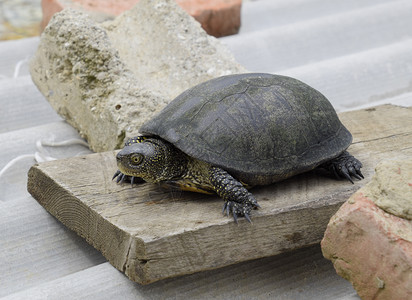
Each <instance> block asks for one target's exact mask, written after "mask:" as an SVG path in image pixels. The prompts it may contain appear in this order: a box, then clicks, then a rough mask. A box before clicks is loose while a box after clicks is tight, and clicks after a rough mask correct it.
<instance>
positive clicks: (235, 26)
mask: <svg viewBox="0 0 412 300" xmlns="http://www.w3.org/2000/svg"><path fill="white" fill-rule="evenodd" d="M138 1H139V0H110V1H109V0H42V10H43V20H42V29H44V28H45V27H46V26H47V24H48V22H49V21H50V19H51V17H52V16H53V15H54V14H55V13H56V12H59V11H61V10H62V9H64V8H69V7H71V8H78V9H83V10H86V11H93V12H95V13H101V14H104V15H108V16H112V17H114V16H117V15H119V14H121V13H122V12H123V11H125V10H128V9H130V8H132V7H133V6H134V5H135V4H136V3H137V2H138ZM176 1H177V3H178V4H179V5H180V6H181V7H182V8H183V9H185V10H186V11H187V12H188V13H189V14H190V15H191V16H193V17H194V18H195V19H196V20H197V21H199V22H200V23H201V25H202V27H203V29H204V30H205V31H206V32H207V33H208V34H210V35H213V36H216V37H219V36H226V35H231V34H236V33H237V32H238V31H239V27H240V9H241V5H242V1H241V0H176Z"/></svg>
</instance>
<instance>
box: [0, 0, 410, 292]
mask: <svg viewBox="0 0 412 300" xmlns="http://www.w3.org/2000/svg"><path fill="white" fill-rule="evenodd" d="M242 20H243V25H242V29H241V32H240V34H239V35H236V36H232V37H226V38H223V39H221V40H222V41H223V42H224V43H226V44H227V45H228V47H229V48H230V49H231V50H232V51H233V53H234V54H235V56H236V58H237V59H238V61H239V62H241V63H242V64H244V65H245V66H246V67H247V68H249V69H250V70H251V71H259V72H262V71H263V72H265V71H266V72H276V73H281V74H286V75H290V76H294V77H297V78H299V79H301V80H303V81H305V82H307V83H309V84H311V85H313V86H315V87H316V88H318V89H319V90H320V91H322V92H323V93H325V94H326V95H327V96H328V97H329V98H330V100H331V101H332V102H333V104H334V105H335V107H337V108H338V109H339V110H348V109H354V108H356V107H358V106H364V105H370V103H375V104H381V103H387V102H390V103H395V104H404V105H411V104H412V98H411V96H412V65H411V62H412V56H411V53H412V51H411V50H412V49H411V48H412V33H411V30H412V7H411V3H410V1H389V0H388V1H383V0H381V1H376V0H374V1H372V0H364V1H356V0H349V1H335V0H334V1H331V0H305V1H304V0H289V1H287V0H283V1H273V0H260V1H249V2H246V3H244V5H243V12H242ZM37 43H38V39H37V38H31V39H25V40H19V41H10V42H1V43H0V101H1V107H2V108H1V111H0V118H1V119H0V168H2V167H3V166H4V165H5V164H6V163H7V162H8V161H10V160H11V159H13V158H14V157H16V156H17V155H21V154H30V153H31V154H32V153H34V152H35V151H36V148H35V142H36V140H39V139H54V140H64V139H67V138H72V137H77V136H78V135H77V133H76V132H75V131H74V130H73V129H72V128H71V127H70V126H69V125H67V124H66V123H65V122H63V121H60V118H59V117H58V116H57V114H56V113H54V111H53V110H52V109H51V108H50V106H49V104H48V103H47V101H46V100H45V99H44V98H43V97H42V96H41V95H40V94H39V92H38V91H37V90H36V88H35V87H34V85H33V84H32V82H31V80H30V78H29V77H28V68H27V61H26V59H27V58H28V57H29V56H30V55H32V54H33V53H34V51H35V49H36V46H37ZM19 62H20V63H19ZM16 65H17V66H20V67H19V68H17V69H18V71H19V72H16ZM17 73H18V74H17ZM14 75H18V76H17V78H14V79H13V78H12V77H13V76H14ZM49 150H50V152H52V153H51V154H52V155H53V156H56V157H67V156H73V155H75V154H76V153H78V152H80V151H83V150H84V149H83V148H82V147H81V146H71V147H64V148H54V149H50V148H49ZM32 163H33V160H31V159H29V158H28V159H24V160H22V161H20V162H17V163H16V164H15V165H14V166H13V167H12V168H11V169H10V170H8V171H7V172H6V173H5V174H4V175H3V176H2V177H0V249H1V251H0V268H1V272H0V297H4V299H28V298H30V299H73V298H74V299H79V298H91V299H113V298H122V299H159V298H177V299H189V298H193V299H223V298H224V299H230V298H232V299H249V298H260V299H358V297H357V296H356V293H355V292H354V290H353V289H352V287H351V286H350V284H349V283H348V282H346V281H345V280H343V279H342V278H340V277H338V276H337V275H336V274H335V271H334V270H333V267H332V265H331V264H330V262H328V261H326V260H325V259H323V258H322V256H321V253H320V249H319V247H318V246H313V247H309V248H306V249H301V250H299V251H295V252H292V253H288V254H283V255H280V256H276V257H269V258H264V259H260V260H256V261H251V262H246V263H242V264H238V265H234V266H229V267H226V268H223V269H220V270H213V271H208V272H202V273H198V274H193V275H189V276H184V277H181V278H176V279H169V280H165V281H161V282H157V283H155V284H153V285H149V286H139V285H138V284H134V283H133V282H131V281H130V280H128V279H127V278H126V277H125V276H124V275H123V274H121V273H120V272H118V271H117V270H115V269H114V268H113V267H112V266H111V265H110V264H109V263H107V262H105V260H104V258H103V257H102V256H101V255H100V254H99V253H98V252H97V251H96V250H94V249H92V248H91V247H90V246H88V245H87V244H86V242H85V241H84V240H82V239H81V238H79V237H77V236H75V235H74V234H73V233H71V232H69V231H68V230H67V229H66V228H65V227H64V226H63V225H61V224H60V223H59V222H57V221H56V220H55V219H54V218H53V217H51V216H50V215H49V214H48V213H47V212H46V211H44V209H43V208H41V207H40V206H39V205H38V204H37V202H36V201H35V200H34V199H33V198H31V196H30V195H29V194H28V193H27V191H26V176H27V175H26V174H27V171H28V168H29V167H30V165H31V164H32ZM239 242H241V241H239Z"/></svg>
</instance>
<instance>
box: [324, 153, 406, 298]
mask: <svg viewBox="0 0 412 300" xmlns="http://www.w3.org/2000/svg"><path fill="white" fill-rule="evenodd" d="M411 163H412V160H407V161H386V162H383V163H381V164H379V165H378V166H377V168H376V174H375V175H374V177H373V179H372V180H371V182H370V183H368V184H367V185H366V186H364V187H363V188H361V189H360V190H359V191H357V192H356V193H355V194H354V195H353V196H352V197H351V198H349V200H348V201H347V202H345V203H344V204H343V205H342V207H341V208H340V209H339V210H338V212H337V213H336V214H335V215H334V216H333V217H332V218H331V220H330V222H329V224H328V227H327V229H326V232H325V235H324V238H323V240H322V242H321V246H322V252H323V255H324V256H325V257H326V258H327V259H329V260H331V261H332V262H333V264H334V267H335V269H336V272H337V273H338V274H339V275H340V276H342V277H343V278H345V279H347V280H349V281H350V282H351V283H352V285H353V286H354V288H355V289H356V291H357V292H358V294H359V296H360V297H361V298H362V299H412V284H411V283H412V221H411V220H410V219H407V218H402V217H400V216H398V215H405V212H407V214H406V215H408V214H409V213H410V210H409V209H405V207H403V208H400V207H402V206H403V205H406V204H407V205H406V206H409V208H410V206H411V204H412V198H411V196H410V192H411V190H412V168H411ZM382 199H384V201H382ZM398 201H400V202H399V203H403V205H399V204H398ZM382 202H383V203H384V207H385V210H386V211H385V210H383V209H382V208H380V207H379V206H378V203H382ZM389 212H395V213H396V214H397V215H394V214H392V213H389ZM398 212H401V214H398Z"/></svg>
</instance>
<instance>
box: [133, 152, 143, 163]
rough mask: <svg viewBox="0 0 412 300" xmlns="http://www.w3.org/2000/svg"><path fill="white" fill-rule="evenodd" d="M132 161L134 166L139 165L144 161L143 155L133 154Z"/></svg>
mask: <svg viewBox="0 0 412 300" xmlns="http://www.w3.org/2000/svg"><path fill="white" fill-rule="evenodd" d="M130 161H131V163H132V164H133V165H138V164H140V163H141V162H142V161H143V155H142V154H140V153H139V154H133V156H132V157H131V158H130Z"/></svg>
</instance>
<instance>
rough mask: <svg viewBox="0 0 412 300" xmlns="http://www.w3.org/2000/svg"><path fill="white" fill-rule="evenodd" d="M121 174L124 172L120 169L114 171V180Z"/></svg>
mask: <svg viewBox="0 0 412 300" xmlns="http://www.w3.org/2000/svg"><path fill="white" fill-rule="evenodd" d="M120 174H122V172H120V170H117V171H116V173H114V175H113V177H112V180H113V179H115V178H116V177H117V176H119V175H120Z"/></svg>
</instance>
